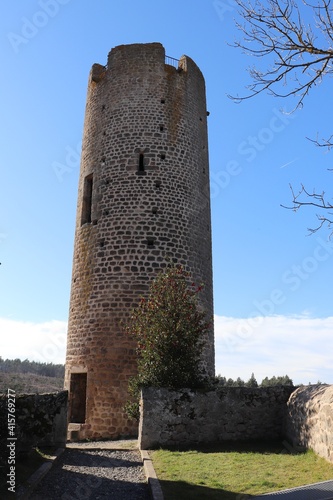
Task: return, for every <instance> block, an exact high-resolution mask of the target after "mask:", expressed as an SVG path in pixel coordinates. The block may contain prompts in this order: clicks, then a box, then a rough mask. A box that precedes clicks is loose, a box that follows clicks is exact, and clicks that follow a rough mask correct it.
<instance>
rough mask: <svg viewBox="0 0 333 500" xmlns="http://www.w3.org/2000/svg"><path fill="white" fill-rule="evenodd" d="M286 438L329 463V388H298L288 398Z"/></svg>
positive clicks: (332, 420) (332, 389) (332, 397)
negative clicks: (312, 451)
mask: <svg viewBox="0 0 333 500" xmlns="http://www.w3.org/2000/svg"><path fill="white" fill-rule="evenodd" d="M286 437H287V438H288V439H289V440H290V441H291V442H292V443H293V444H294V445H300V446H304V447H306V448H311V449H313V450H314V451H315V452H316V453H317V454H318V455H320V456H322V457H324V458H326V459H327V460H329V461H330V462H332V463H333V385H311V386H306V387H299V388H298V389H297V390H296V391H295V392H294V393H293V394H292V395H291V397H290V399H289V401H288V404H287V418H286Z"/></svg>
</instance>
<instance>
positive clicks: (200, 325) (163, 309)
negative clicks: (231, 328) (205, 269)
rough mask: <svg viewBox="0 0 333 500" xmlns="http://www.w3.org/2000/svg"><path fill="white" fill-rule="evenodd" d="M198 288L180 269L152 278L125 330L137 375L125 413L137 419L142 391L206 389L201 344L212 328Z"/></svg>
mask: <svg viewBox="0 0 333 500" xmlns="http://www.w3.org/2000/svg"><path fill="white" fill-rule="evenodd" d="M202 288H203V285H196V284H195V283H193V282H192V280H191V276H190V274H189V273H188V272H186V271H185V270H184V269H183V268H182V267H181V266H171V267H169V268H167V269H166V270H165V271H164V272H162V273H160V274H158V275H157V277H156V279H155V280H154V281H153V283H152V285H151V287H150V291H149V296H148V298H147V299H145V298H142V299H141V301H140V303H139V305H138V307H137V308H136V309H135V310H134V311H133V312H132V314H131V318H130V321H129V323H128V325H127V326H126V332H127V334H128V335H131V336H133V337H134V338H135V339H136V341H137V356H138V375H137V376H136V377H133V378H132V379H131V380H130V382H129V394H130V396H131V399H130V401H129V402H128V403H127V404H126V407H125V408H126V411H127V413H128V414H129V415H130V416H131V417H134V418H138V416H139V408H138V398H139V394H140V389H141V388H142V387H144V386H153V387H168V388H172V389H177V388H181V387H188V388H198V387H202V386H204V385H205V383H206V380H207V379H206V375H205V372H204V369H203V368H202V366H201V355H202V350H203V346H204V339H205V336H206V335H207V332H208V330H209V329H210V327H211V325H210V323H209V322H208V321H207V319H206V314H205V312H204V311H202V310H201V308H200V307H199V303H198V294H199V293H200V292H201V290H202Z"/></svg>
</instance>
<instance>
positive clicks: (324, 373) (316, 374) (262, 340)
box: [0, 314, 333, 384]
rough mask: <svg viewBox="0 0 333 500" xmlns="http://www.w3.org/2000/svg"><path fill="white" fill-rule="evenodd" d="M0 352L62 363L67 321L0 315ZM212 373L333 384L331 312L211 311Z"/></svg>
mask: <svg viewBox="0 0 333 500" xmlns="http://www.w3.org/2000/svg"><path fill="white" fill-rule="evenodd" d="M0 331H1V337H0V356H1V357H2V358H4V359H5V358H8V359H15V358H19V359H22V360H23V359H29V360H35V361H40V362H43V363H51V362H52V363H64V362H65V353H66V332H67V322H65V321H55V320H53V321H48V322H45V323H32V322H23V321H15V320H11V319H6V318H0ZM215 351H216V373H217V374H221V375H223V376H225V377H227V378H229V377H231V378H233V379H236V378H237V377H241V378H242V379H244V380H248V379H249V378H250V376H251V373H252V372H254V374H255V376H256V379H257V380H258V382H261V380H262V379H263V378H264V377H266V376H267V377H272V376H273V375H276V376H278V375H286V374H287V375H289V376H290V377H291V378H292V379H293V381H294V383H295V384H300V383H304V384H307V383H308V382H312V383H316V382H317V381H318V380H321V381H322V382H327V383H330V384H333V317H328V318H311V317H309V316H308V315H307V314H303V315H301V316H289V317H287V316H268V317H263V316H258V317H253V318H242V319H239V318H231V317H225V316H215Z"/></svg>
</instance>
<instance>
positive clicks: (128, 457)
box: [29, 447, 150, 500]
mask: <svg viewBox="0 0 333 500" xmlns="http://www.w3.org/2000/svg"><path fill="white" fill-rule="evenodd" d="M29 498H30V500H85V499H94V500H99V499H104V500H105V499H115V500H118V499H119V500H149V499H150V495H149V490H148V485H147V482H146V477H145V474H144V472H143V467H142V460H141V456H140V453H139V451H138V450H112V449H102V450H101V449H89V448H85V447H82V448H66V450H65V451H64V453H63V454H62V455H61V457H60V458H59V459H58V461H57V462H56V463H55V464H54V465H53V467H52V469H51V470H50V472H49V473H48V474H46V476H45V477H44V478H43V479H42V481H41V483H40V484H39V485H38V486H37V488H36V489H35V490H34V491H33V493H32V495H31V496H30V497H29Z"/></svg>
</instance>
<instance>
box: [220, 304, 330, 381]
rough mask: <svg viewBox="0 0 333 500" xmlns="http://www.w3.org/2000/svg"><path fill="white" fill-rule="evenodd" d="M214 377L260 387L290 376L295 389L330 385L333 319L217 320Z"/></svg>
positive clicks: (261, 317)
mask: <svg viewBox="0 0 333 500" xmlns="http://www.w3.org/2000/svg"><path fill="white" fill-rule="evenodd" d="M215 344H216V345H215V350H216V373H217V374H221V375H223V376H225V377H227V378H229V377H231V378H233V379H235V378H237V377H241V378H242V379H244V380H248V379H249V378H250V376H251V373H252V372H254V374H255V377H256V379H257V381H258V382H261V380H262V379H263V378H265V377H266V376H268V377H272V376H273V375H276V376H278V375H289V376H290V377H291V378H292V379H293V381H294V383H295V384H300V383H303V384H307V383H309V382H311V383H316V382H317V381H318V380H321V381H322V382H326V383H330V384H333V317H328V318H310V317H309V316H308V315H307V314H303V315H301V316H289V317H288V316H268V317H263V316H258V317H253V318H244V319H239V318H230V317H225V316H215Z"/></svg>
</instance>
